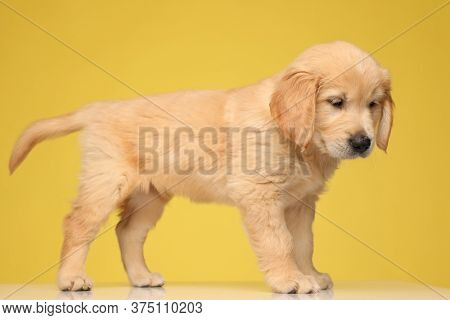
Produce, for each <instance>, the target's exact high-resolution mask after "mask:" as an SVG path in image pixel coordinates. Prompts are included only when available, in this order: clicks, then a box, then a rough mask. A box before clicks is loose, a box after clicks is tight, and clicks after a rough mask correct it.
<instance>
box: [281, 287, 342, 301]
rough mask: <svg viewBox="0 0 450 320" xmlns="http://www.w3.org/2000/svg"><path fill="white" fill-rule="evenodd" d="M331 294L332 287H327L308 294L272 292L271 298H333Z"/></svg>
mask: <svg viewBox="0 0 450 320" xmlns="http://www.w3.org/2000/svg"><path fill="white" fill-rule="evenodd" d="M333 296H334V293H333V289H327V290H321V291H319V292H317V293H310V294H304V293H303V294H286V293H273V294H272V300H333Z"/></svg>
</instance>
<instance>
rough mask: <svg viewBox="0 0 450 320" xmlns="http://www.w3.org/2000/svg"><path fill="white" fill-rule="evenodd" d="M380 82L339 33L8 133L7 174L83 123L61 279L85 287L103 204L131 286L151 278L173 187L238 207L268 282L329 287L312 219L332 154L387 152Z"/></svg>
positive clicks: (279, 287) (385, 96) (279, 286)
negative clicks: (228, 70) (267, 65)
mask: <svg viewBox="0 0 450 320" xmlns="http://www.w3.org/2000/svg"><path fill="white" fill-rule="evenodd" d="M392 107H393V102H392V98H391V88H390V79H389V74H388V72H387V71H386V70H385V69H383V68H381V67H380V66H379V65H378V64H377V63H376V62H375V61H374V59H373V58H372V57H371V56H369V55H368V54H367V53H365V52H363V51H361V50H360V49H358V48H356V47H355V46H353V45H351V44H349V43H345V42H333V43H329V44H322V45H317V46H314V47H312V48H310V49H308V50H306V51H305V52H304V53H303V54H301V55H300V56H299V57H298V58H297V59H296V60H295V61H294V62H293V63H292V64H291V65H289V66H288V67H287V68H286V69H285V70H283V71H282V72H280V73H278V74H276V75H274V76H272V77H270V78H267V79H264V80H262V81H261V82H259V83H256V84H253V85H249V86H246V87H242V88H237V89H231V90H211V91H185V92H176V93H169V94H162V95H156V96H152V97H140V98H137V99H133V100H127V101H116V102H98V103H93V104H90V105H88V106H86V107H85V108H82V109H80V110H78V111H76V112H74V113H70V114H67V115H63V116H60V117H56V118H51V119H46V120H41V121H37V122H35V123H33V124H32V125H31V126H30V127H29V128H28V129H26V130H25V132H24V133H23V134H22V136H21V137H20V138H19V139H18V141H17V143H16V145H15V148H14V150H13V152H12V155H11V159H10V164H9V166H10V171H11V172H13V171H14V170H15V169H16V168H17V166H18V165H19V164H20V163H21V162H22V160H23V159H24V158H25V157H26V155H27V154H28V152H29V151H30V150H31V149H32V148H33V146H34V145H36V144H37V143H38V142H40V141H42V140H44V139H46V138H50V137H56V136H60V135H65V134H68V133H71V132H74V131H77V130H82V136H81V144H82V150H83V156H82V157H83V163H82V173H81V181H80V182H81V183H80V188H79V194H78V196H77V198H76V200H75V201H74V203H73V208H72V211H71V212H70V213H69V214H68V215H67V217H66V218H65V220H64V244H63V247H62V254H61V266H60V270H59V274H58V286H59V288H60V289H61V290H89V289H90V288H91V287H92V282H91V280H90V279H89V278H88V277H87V275H86V273H85V270H84V265H85V260H86V256H87V253H88V247H89V244H90V242H91V241H93V240H94V239H95V236H96V233H97V232H98V230H99V228H100V226H101V225H102V223H103V222H104V221H105V220H106V218H107V217H108V215H109V214H110V213H111V211H112V210H113V209H115V208H117V207H120V208H122V214H121V221H120V223H119V224H118V225H117V228H116V232H117V237H118V240H119V244H120V249H121V254H122V260H123V263H124V266H125V269H126V271H127V273H128V277H129V280H130V283H131V284H132V285H134V286H139V287H140V286H161V285H163V284H164V280H163V278H162V277H161V275H160V274H158V273H155V272H150V271H149V268H148V267H147V265H146V263H145V261H144V255H143V243H144V241H145V239H146V237H147V233H148V231H149V230H150V229H151V228H152V227H153V226H154V225H155V224H156V222H157V221H158V219H159V218H160V217H161V214H162V212H163V210H164V206H165V205H166V204H167V202H168V201H169V200H170V198H171V197H172V196H174V195H179V196H186V197H189V198H190V199H192V200H194V201H206V202H219V203H225V204H230V205H234V206H236V207H238V208H239V209H240V210H241V211H242V219H243V223H244V225H245V228H246V230H247V232H248V236H249V239H250V242H251V245H252V247H253V250H254V252H255V254H256V256H257V258H258V261H259V266H260V269H261V270H262V272H264V274H265V277H266V279H267V283H268V284H269V285H270V286H271V288H272V289H273V290H274V291H275V292H281V293H292V292H301V293H308V292H316V291H318V290H320V289H326V288H329V287H331V286H332V282H331V279H330V277H329V276H328V275H327V274H325V273H320V272H318V271H317V270H316V269H315V268H314V266H313V263H312V254H313V239H312V237H313V235H312V231H311V225H312V222H313V219H314V207H315V203H316V201H317V199H318V196H319V194H320V193H321V192H322V190H323V188H324V184H325V182H326V181H327V179H328V178H330V177H331V175H332V174H333V172H334V171H335V169H336V168H337V166H338V164H339V161H341V160H342V159H350V158H356V157H366V156H368V155H369V154H370V152H371V151H372V149H373V147H374V145H375V144H377V145H378V147H380V148H381V149H383V150H386V148H387V145H388V139H389V135H390V131H391V125H392Z"/></svg>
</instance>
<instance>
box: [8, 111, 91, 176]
mask: <svg viewBox="0 0 450 320" xmlns="http://www.w3.org/2000/svg"><path fill="white" fill-rule="evenodd" d="M86 109H88V108H83V109H81V110H79V111H76V112H73V113H68V114H65V115H62V116H59V117H55V118H50V119H43V120H39V121H36V122H34V123H32V124H31V125H30V126H29V127H28V128H27V129H25V131H24V132H23V133H22V135H21V136H20V137H19V139H17V142H16V144H15V146H14V149H13V151H12V153H11V157H10V158H9V172H10V173H11V174H12V173H13V172H14V170H16V168H17V167H18V166H19V165H20V164H21V163H22V161H23V160H24V159H25V158H26V156H27V155H28V153H29V152H30V151H31V149H33V147H34V146H35V145H36V144H38V143H39V142H41V141H43V140H45V139H48V138H55V137H59V136H63V135H66V134H69V133H71V132H74V131H78V130H81V129H82V128H83V127H84V126H85V125H86V120H85V119H87V117H86V113H87V111H88V110H86Z"/></svg>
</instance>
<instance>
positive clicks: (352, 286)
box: [0, 282, 450, 300]
mask: <svg viewBox="0 0 450 320" xmlns="http://www.w3.org/2000/svg"><path fill="white" fill-rule="evenodd" d="M0 298H2V299H5V298H8V299H16V300H21V299H62V300H79V299H88V300H91V299H95V300H97V299H98V300H108V299H117V300H122V299H132V300H141V299H145V300H147V299H148V300H159V299H168V300H210V299H224V300H229V299H236V300H268V299H291V300H297V299H304V300H327V299H445V298H447V299H448V298H450V288H439V287H433V288H431V287H427V286H425V285H422V284H420V283H405V282H343V283H339V282H338V283H337V284H335V287H334V288H333V289H332V290H326V291H321V292H319V293H316V294H301V295H297V294H275V293H271V292H270V290H269V289H268V288H267V287H266V286H264V285H263V284H242V283H237V284H220V283H217V284H205V283H201V284H200V283H199V284H176V283H169V284H166V285H165V286H164V287H163V288H132V287H128V286H125V285H120V286H116V285H100V284H98V285H96V286H95V287H94V289H93V290H92V291H87V292H59V291H58V290H57V288H56V287H55V285H53V284H29V285H26V286H23V285H18V284H0Z"/></svg>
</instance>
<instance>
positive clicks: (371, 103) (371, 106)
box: [369, 101, 378, 109]
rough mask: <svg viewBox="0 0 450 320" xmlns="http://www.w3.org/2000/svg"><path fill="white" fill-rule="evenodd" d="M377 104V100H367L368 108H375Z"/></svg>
mask: <svg viewBox="0 0 450 320" xmlns="http://www.w3.org/2000/svg"><path fill="white" fill-rule="evenodd" d="M377 105H378V102H377V101H370V102H369V108H370V109H373V108H375V107H376V106H377Z"/></svg>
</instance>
